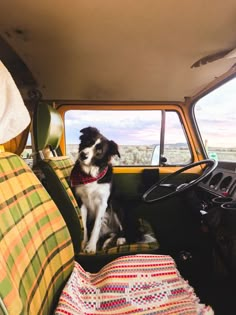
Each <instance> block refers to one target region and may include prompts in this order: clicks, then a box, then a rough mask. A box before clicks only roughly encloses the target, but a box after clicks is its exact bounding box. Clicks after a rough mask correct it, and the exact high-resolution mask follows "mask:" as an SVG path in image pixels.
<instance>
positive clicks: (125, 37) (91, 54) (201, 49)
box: [0, 0, 236, 101]
mask: <svg viewBox="0 0 236 315" xmlns="http://www.w3.org/2000/svg"><path fill="white" fill-rule="evenodd" d="M235 30H236V1H235V0H224V1H220V0H217V1H216V0H197V1H196V0H181V1H177V0H93V1H91V0H41V1H29V0H14V1H10V0H9V1H1V3H0V36H1V37H2V40H4V41H5V42H6V45H9V46H10V47H11V48H12V53H13V55H15V53H17V54H18V58H19V57H20V58H21V60H22V64H23V65H25V66H26V67H27V68H28V70H29V72H30V73H31V75H32V77H30V78H31V80H25V82H24V76H22V82H21V84H19V85H20V88H21V89H22V93H25V91H26V90H27V89H31V88H32V84H33V85H35V84H36V85H37V88H38V89H39V90H40V91H41V93H42V95H43V98H44V99H50V100H109V101H117V100H127V101H129V100H141V101H142V100H144V101H145V100H147V101H183V100H184V97H186V96H191V95H193V94H195V93H196V92H197V91H199V90H200V89H201V88H203V87H204V86H205V85H206V84H208V83H210V82H211V81H213V80H214V79H215V78H216V77H218V76H220V75H222V74H223V73H225V72H226V71H228V70H229V69H230V68H231V67H232V66H233V65H234V64H235V63H236V58H221V59H219V60H216V61H214V62H211V63H207V64H205V65H203V66H201V67H197V68H191V65H192V64H193V63H194V62H196V61H197V60H198V59H200V58H202V57H205V56H207V55H211V54H215V53H218V52H221V51H224V50H227V49H233V48H235V47H236V33H235ZM0 43H1V41H0ZM6 45H5V46H6ZM4 51H5V50H4V45H1V44H0V59H2V61H3V62H6V63H7V64H8V65H9V70H10V71H11V72H12V74H13V76H14V75H16V77H18V78H19V73H18V74H17V73H16V72H17V70H19V69H20V67H15V65H14V62H15V61H14V58H13V57H14V56H13V55H12V56H13V57H9V56H10V54H6V52H5V53H4ZM6 55H7V56H8V57H9V58H7V56H6ZM27 78H28V79H29V76H27ZM32 78H34V80H35V82H36V83H35V82H34V80H33V79H32ZM29 81H30V83H29ZM22 85H23V87H22Z"/></svg>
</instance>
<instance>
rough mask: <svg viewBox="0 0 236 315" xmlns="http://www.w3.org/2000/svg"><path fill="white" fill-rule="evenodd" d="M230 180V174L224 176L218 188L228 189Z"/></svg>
mask: <svg viewBox="0 0 236 315" xmlns="http://www.w3.org/2000/svg"><path fill="white" fill-rule="evenodd" d="M231 182H232V177H231V176H227V177H225V178H224V179H223V180H222V182H221V183H220V190H221V191H223V192H225V191H228V189H229V185H230V184H231Z"/></svg>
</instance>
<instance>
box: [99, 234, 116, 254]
mask: <svg viewBox="0 0 236 315" xmlns="http://www.w3.org/2000/svg"><path fill="white" fill-rule="evenodd" d="M116 237H117V235H116V233H111V234H110V235H109V238H108V239H106V240H105V242H104V243H103V245H102V249H103V250H106V249H108V248H110V247H111V246H112V245H114V242H115V238H116Z"/></svg>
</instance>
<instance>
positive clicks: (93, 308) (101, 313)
mask: <svg viewBox="0 0 236 315" xmlns="http://www.w3.org/2000/svg"><path fill="white" fill-rule="evenodd" d="M65 314H67V315H79V314H80V315H95V314H96V315H105V314H109V315H113V314H116V315H118V314H119V315H125V314H127V315H129V314H139V315H159V314H160V315H174V314H176V315H177V314H179V315H180V314H181V315H193V314H194V315H195V314H198V315H206V314H207V315H212V314H214V312H213V310H212V309H211V307H209V306H205V305H204V304H200V303H199V299H198V298H197V296H196V295H195V293H194V291H193V288H192V287H191V286H189V284H188V283H187V282H186V281H185V280H184V279H183V278H182V277H181V276H180V274H179V272H178V270H177V268H176V265H175V262H174V260H173V259H172V258H171V257H170V256H167V255H133V256H124V257H120V258H117V259H116V260H114V261H113V262H111V263H109V264H107V265H106V266H105V267H103V268H102V269H101V270H100V271H99V272H98V273H96V274H91V273H88V272H85V271H84V269H83V268H82V267H81V266H80V265H79V264H78V263H75V266H74V271H73V272H72V274H71V277H70V279H69V281H68V283H67V285H66V287H65V288H64V290H63V292H62V294H61V297H60V300H59V303H58V306H57V309H56V312H55V315H65Z"/></svg>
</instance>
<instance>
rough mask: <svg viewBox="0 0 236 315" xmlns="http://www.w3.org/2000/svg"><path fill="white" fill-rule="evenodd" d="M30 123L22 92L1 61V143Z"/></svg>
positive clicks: (14, 135) (11, 137) (13, 136)
mask: <svg viewBox="0 0 236 315" xmlns="http://www.w3.org/2000/svg"><path fill="white" fill-rule="evenodd" d="M29 123H30V115H29V112H28V110H27V108H26V107H25V104H24V102H23V99H22V97H21V94H20V92H19V90H18V88H17V86H16V84H15V82H14V80H13V78H12V76H11V74H10V73H9V71H8V70H7V69H6V67H5V66H4V64H3V63H2V62H1V61H0V144H1V143H5V142H7V141H9V140H10V139H13V138H15V137H16V136H17V135H18V134H19V133H21V132H22V131H23V130H24V129H25V128H26V127H27V126H28V125H29Z"/></svg>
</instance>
